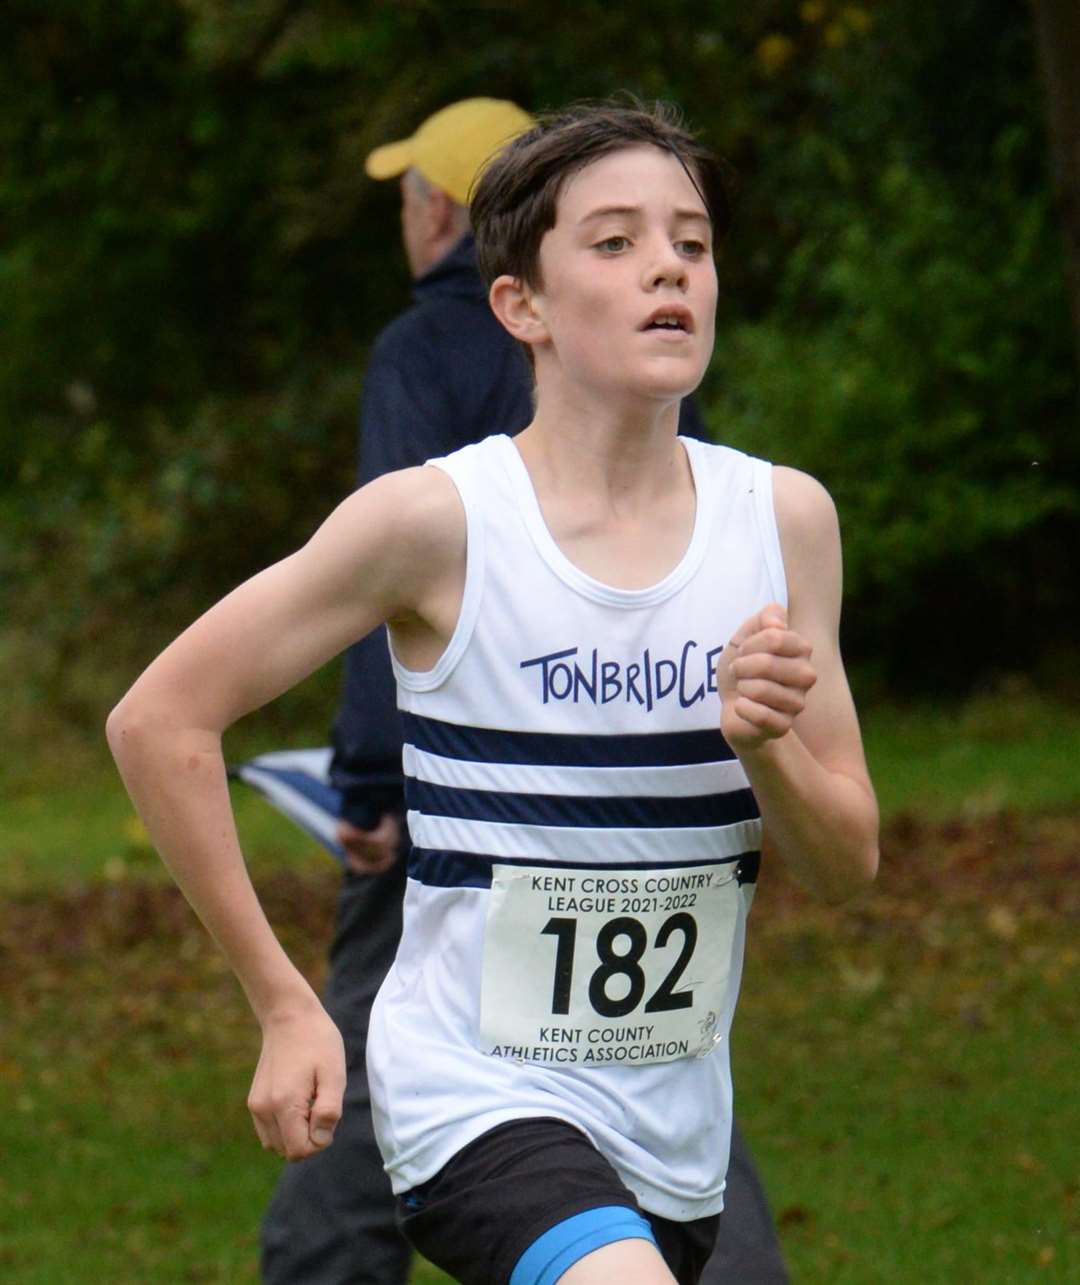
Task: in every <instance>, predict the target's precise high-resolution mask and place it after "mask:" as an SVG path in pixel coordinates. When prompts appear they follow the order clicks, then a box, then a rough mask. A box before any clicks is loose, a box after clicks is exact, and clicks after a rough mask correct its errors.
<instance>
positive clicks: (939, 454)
mask: <svg viewBox="0 0 1080 1285" xmlns="http://www.w3.org/2000/svg"><path fill="white" fill-rule="evenodd" d="M1024 141H1025V140H1023V139H1022V138H1019V137H1017V136H1016V134H1010V135H1007V136H1005V137H1004V138H1003V139H1002V140H1001V145H1000V146H999V148H998V149H997V154H996V155H995V157H994V158H993V161H994V164H993V170H992V176H991V177H992V181H991V182H990V184H989V186H990V190H991V192H992V196H991V197H990V198H989V199H987V200H986V201H985V202H983V203H982V205H981V206H980V207H979V208H978V209H977V210H975V211H972V212H968V211H964V210H960V209H957V207H956V203H955V199H954V198H953V197H952V196H951V194H950V193H949V192H948V191H947V189H945V188H944V187H943V185H942V184H941V182H940V181H939V180H938V179H937V178H936V177H935V176H933V175H930V174H927V173H925V172H919V171H918V170H917V169H915V168H913V167H912V166H911V165H909V164H906V163H904V162H903V161H900V160H890V159H889V158H885V159H883V161H882V163H881V165H880V167H879V168H878V169H877V172H876V173H875V175H874V177H873V182H872V186H871V187H870V190H869V191H868V192H867V193H866V194H865V196H862V195H856V194H854V193H852V192H851V190H850V187H851V185H850V182H849V183H846V184H844V183H841V184H838V185H837V186H838V189H839V190H838V192H837V194H836V197H835V198H834V199H833V200H832V201H831V202H830V204H829V205H828V207H827V213H823V216H822V217H821V218H820V219H819V220H818V221H817V224H816V226H815V227H814V228H813V229H812V231H810V232H808V233H807V235H805V236H804V237H803V239H802V241H801V243H800V244H799V246H798V247H797V249H796V250H795V251H794V252H793V253H792V255H791V257H790V259H789V261H788V264H787V267H786V270H785V272H784V274H783V276H782V278H781V285H780V291H779V298H778V301H777V304H776V305H775V306H774V308H773V309H772V310H771V311H770V312H769V313H768V314H767V315H766V316H764V317H763V318H762V319H760V320H758V321H754V322H749V323H743V324H741V325H736V326H733V327H732V328H731V330H730V331H729V332H727V333H726V334H725V335H723V336H722V339H721V343H720V356H719V359H718V362H717V380H716V382H717V383H718V384H719V391H718V393H717V395H716V398H715V401H714V402H713V404H712V410H713V419H714V423H715V424H716V426H717V431H718V433H719V434H720V436H721V437H722V438H723V439H724V440H726V441H730V442H731V443H732V444H735V445H740V446H742V447H744V448H745V449H750V450H757V451H758V452H760V453H765V454H768V455H770V456H772V457H773V458H776V459H778V460H781V461H783V462H785V463H789V464H791V465H794V466H796V467H800V468H804V469H806V470H807V471H809V472H811V473H813V474H815V475H816V476H817V477H819V478H820V479H821V480H822V481H823V482H824V483H825V484H826V485H827V486H828V487H829V489H830V491H831V492H832V494H833V496H834V498H835V499H836V502H837V505H838V508H839V510H840V514H841V518H842V522H843V526H844V533H845V554H846V570H847V586H848V591H849V594H850V595H851V598H852V603H853V613H852V614H853V617H854V620H853V626H852V634H853V636H854V638H855V640H856V646H857V648H858V647H860V646H861V649H862V650H863V651H865V650H866V649H867V647H868V645H869V644H871V643H873V644H875V645H876V646H877V647H878V648H883V647H889V645H890V644H889V639H890V637H896V638H897V639H898V640H899V638H902V637H903V635H905V634H906V633H908V632H910V631H911V630H912V629H918V630H924V629H927V628H929V627H931V624H932V616H933V613H934V611H935V610H936V609H937V608H938V607H944V606H945V604H944V603H942V602H940V601H930V600H929V598H928V596H927V582H928V579H929V578H932V577H934V576H935V575H937V574H941V575H942V576H945V577H947V578H950V579H951V578H953V577H965V576H966V577H967V583H966V585H965V587H964V588H962V589H960V591H959V592H958V593H957V594H956V600H957V605H958V606H959V605H960V603H961V602H964V603H968V602H981V605H982V608H983V611H982V612H981V613H980V614H986V613H988V611H989V609H990V608H991V605H992V604H995V603H998V604H1000V600H1001V599H1002V598H1003V597H1005V598H1006V600H1007V601H1008V600H1010V599H1011V606H1010V608H1007V609H1006V612H1005V614H1004V616H1002V615H1001V614H1000V613H999V618H998V629H999V630H1001V632H1002V633H1004V634H1007V635H1008V637H1007V639H1006V640H1005V641H1006V642H1007V645H1008V646H1009V647H1012V646H1013V644H1014V643H1015V634H1016V630H1017V628H1019V625H1020V621H1019V620H1018V619H1015V617H1016V616H1017V615H1018V614H1019V612H1020V610H1021V609H1022V608H1023V607H1031V606H1032V605H1033V603H1035V602H1038V601H1039V600H1038V599H1036V598H1034V597H1033V591H1036V590H1037V591H1039V592H1041V593H1042V594H1044V595H1045V594H1046V591H1047V589H1048V586H1047V584H1046V578H1052V575H1053V572H1052V569H1051V568H1049V567H1047V568H1045V569H1044V577H1046V578H1044V579H1043V580H1042V581H1041V583H1040V582H1036V583H1035V584H1032V585H1031V586H1025V584H1024V577H1025V576H1026V575H1027V574H1028V571H1029V566H1030V562H1031V560H1032V559H1033V557H1034V555H1035V552H1036V550H1037V548H1038V540H1039V538H1041V537H1042V535H1043V534H1044V533H1045V532H1046V531H1048V530H1049V529H1050V523H1051V519H1056V520H1058V521H1061V522H1062V529H1063V530H1065V529H1068V530H1072V531H1075V530H1076V526H1077V518H1078V517H1080V507H1078V502H1077V499H1078V491H1077V481H1078V478H1080V452H1078V449H1077V441H1076V438H1075V436H1074V435H1073V434H1071V433H1067V432H1066V429H1067V426H1068V425H1069V423H1070V422H1071V418H1072V414H1073V397H1074V389H1073V387H1072V382H1071V367H1070V339H1069V326H1068V317H1067V314H1066V310H1065V307H1064V300H1063V299H1062V296H1061V292H1060V288H1059V282H1058V280H1057V278H1056V276H1055V273H1054V266H1055V263H1056V261H1057V256H1058V254H1059V247H1058V245H1057V239H1056V236H1057V234H1056V228H1055V227H1054V226H1053V224H1052V221H1051V219H1050V217H1049V210H1048V209H1047V205H1046V201H1045V199H1044V198H1042V197H1041V195H1037V196H1034V197H1033V196H1028V195H1026V194H1023V193H1020V192H1018V191H1017V190H1016V187H1015V184H1014V183H1013V182H1012V175H1011V174H1010V172H1009V159H1010V155H1011V153H1012V151H1013V149H1014V148H1015V147H1017V146H1019V145H1021V144H1022V143H1023V142H1024ZM815 150H816V149H815ZM1066 523H1067V526H1066V525H1065V524H1066ZM1006 551H1007V552H1006ZM1047 573H1049V575H1048V576H1047ZM1058 587H1059V590H1063V589H1064V585H1063V584H1061V585H1059V586H1058ZM954 591H955V585H954ZM1061 597H1062V599H1063V597H1064V595H1063V594H1062V595H1061ZM1055 603H1057V605H1063V604H1062V603H1059V602H1058V600H1057V599H1056V598H1055V599H1052V601H1051V602H1046V601H1045V598H1044V600H1043V601H1042V602H1041V603H1040V604H1039V605H1041V606H1042V607H1043V609H1044V611H1045V609H1046V608H1047V607H1048V606H1051V605H1054V604H1055ZM891 646H892V648H893V657H894V659H895V661H896V662H897V663H898V664H901V665H902V664H904V663H905V662H906V661H907V659H909V658H911V653H910V651H909V650H908V649H907V647H906V646H904V645H903V644H900V645H899V646H898V645H897V642H896V641H894V642H893V643H892V644H891ZM912 659H913V658H912ZM981 659H983V660H985V656H984V657H983V658H981ZM1022 660H1027V661H1029V662H1030V660H1031V653H1030V651H1027V650H1025V653H1024V654H1023V656H1022V657H1020V656H1017V655H1016V653H1015V652H1014V653H1013V658H1012V663H1013V666H1014V668H1015V667H1017V666H1018V665H1019V664H1020V663H1021V661H1022ZM916 663H919V664H922V663H923V661H922V658H920V659H919V660H918V661H917V662H916ZM977 663H978V662H976V667H977ZM933 677H935V678H939V677H940V674H937V673H935V674H934V675H933Z"/></svg>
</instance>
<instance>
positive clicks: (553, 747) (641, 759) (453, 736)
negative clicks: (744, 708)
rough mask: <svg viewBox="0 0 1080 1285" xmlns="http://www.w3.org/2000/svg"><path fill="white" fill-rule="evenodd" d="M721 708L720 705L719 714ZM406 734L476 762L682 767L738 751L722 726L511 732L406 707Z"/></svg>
mask: <svg viewBox="0 0 1080 1285" xmlns="http://www.w3.org/2000/svg"><path fill="white" fill-rule="evenodd" d="M719 716H720V711H719V709H717V719H719ZM401 722H402V726H403V728H404V732H405V740H406V741H407V742H408V743H409V744H411V745H415V746H416V748H417V749H418V750H427V751H428V752H429V753H431V754H441V755H442V756H443V757H444V758H452V759H466V760H468V761H469V762H473V763H529V764H534V765H538V766H545V767H678V766H683V765H688V764H693V763H719V762H724V761H726V760H730V759H733V758H734V757H735V754H734V751H733V750H732V749H731V747H730V746H729V745H728V743H727V741H725V740H724V738H723V736H722V735H721V734H720V730H719V728H717V729H715V730H713V729H711V728H708V729H705V730H703V731H698V732H653V733H645V734H637V733H633V734H627V735H625V736H586V735H581V734H577V733H561V732H560V733H556V732H508V731H504V730H502V729H500V728H491V727H468V726H466V725H464V724H461V723H445V722H443V721H442V720H441V719H436V718H425V717H423V716H422V715H420V714H410V713H407V712H406V711H405V710H402V712H401Z"/></svg>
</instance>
